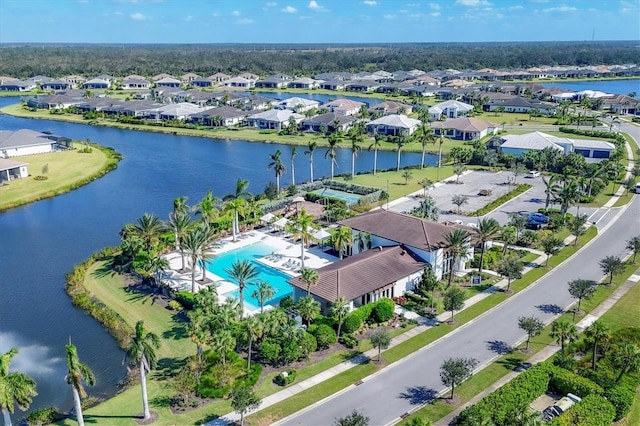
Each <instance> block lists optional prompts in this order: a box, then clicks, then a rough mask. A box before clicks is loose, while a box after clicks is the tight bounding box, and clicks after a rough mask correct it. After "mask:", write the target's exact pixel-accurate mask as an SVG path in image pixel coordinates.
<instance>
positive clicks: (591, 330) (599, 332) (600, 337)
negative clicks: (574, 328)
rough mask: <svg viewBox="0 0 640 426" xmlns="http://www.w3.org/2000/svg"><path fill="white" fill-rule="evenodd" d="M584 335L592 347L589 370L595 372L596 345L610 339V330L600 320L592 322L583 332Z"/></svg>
mask: <svg viewBox="0 0 640 426" xmlns="http://www.w3.org/2000/svg"><path fill="white" fill-rule="evenodd" d="M584 335H585V336H586V337H587V339H589V341H591V344H592V345H593V349H592V350H593V352H592V354H591V369H593V370H594V371H595V369H596V361H597V358H598V343H600V342H603V341H606V340H608V339H609V338H610V336H611V334H610V330H609V327H607V325H606V324H605V323H603V322H602V321H600V320H597V321H594V322H593V323H592V324H591V325H590V326H589V327H587V329H586V330H585V331H584Z"/></svg>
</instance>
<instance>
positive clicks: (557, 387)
mask: <svg viewBox="0 0 640 426" xmlns="http://www.w3.org/2000/svg"><path fill="white" fill-rule="evenodd" d="M549 388H550V389H551V390H554V391H556V392H557V393H559V394H561V395H566V394H568V393H572V394H574V395H578V396H579V397H581V398H584V397H585V396H587V395H591V394H597V395H602V392H603V390H602V388H601V387H600V386H598V385H597V384H595V383H593V382H592V381H591V380H589V379H587V378H586V377H581V376H578V375H577V374H575V373H573V372H571V371H568V370H565V369H563V368H560V367H553V369H552V370H551V381H550V382H549Z"/></svg>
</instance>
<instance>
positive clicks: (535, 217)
mask: <svg viewBox="0 0 640 426" xmlns="http://www.w3.org/2000/svg"><path fill="white" fill-rule="evenodd" d="M527 222H537V223H542V224H545V225H546V224H547V223H549V216H547V215H544V214H542V213H529V214H528V215H527Z"/></svg>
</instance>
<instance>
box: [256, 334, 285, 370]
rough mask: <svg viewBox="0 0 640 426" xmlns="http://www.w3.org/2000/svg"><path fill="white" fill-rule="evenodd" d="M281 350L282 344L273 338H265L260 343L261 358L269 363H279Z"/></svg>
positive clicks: (259, 352)
mask: <svg viewBox="0 0 640 426" xmlns="http://www.w3.org/2000/svg"><path fill="white" fill-rule="evenodd" d="M281 352H282V349H281V348H280V345H279V344H278V343H277V342H275V341H274V340H273V339H265V340H264V341H262V342H261V343H260V344H259V345H258V354H260V358H262V359H263V360H265V362H267V363H268V364H272V365H278V361H279V360H280V353H281Z"/></svg>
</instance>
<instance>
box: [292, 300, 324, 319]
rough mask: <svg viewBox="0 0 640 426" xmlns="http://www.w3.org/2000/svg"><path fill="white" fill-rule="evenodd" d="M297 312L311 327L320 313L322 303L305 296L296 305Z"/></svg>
mask: <svg viewBox="0 0 640 426" xmlns="http://www.w3.org/2000/svg"><path fill="white" fill-rule="evenodd" d="M296 311H297V312H298V313H299V314H300V317H302V319H303V320H304V321H305V322H306V323H307V326H309V325H311V321H313V320H314V319H315V318H316V317H317V316H318V314H319V313H320V302H318V301H317V300H316V299H314V298H313V297H311V296H303V297H301V298H300V299H299V300H298V303H296Z"/></svg>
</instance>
